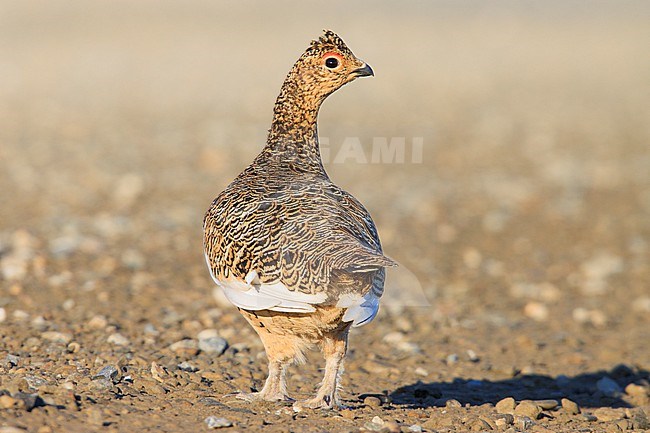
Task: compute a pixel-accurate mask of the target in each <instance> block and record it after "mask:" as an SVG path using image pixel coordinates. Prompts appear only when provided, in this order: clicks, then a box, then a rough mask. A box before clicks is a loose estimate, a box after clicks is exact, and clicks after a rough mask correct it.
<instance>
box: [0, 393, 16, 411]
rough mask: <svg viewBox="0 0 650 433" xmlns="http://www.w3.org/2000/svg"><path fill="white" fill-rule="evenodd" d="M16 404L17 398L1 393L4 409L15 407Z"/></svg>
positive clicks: (0, 398) (1, 403) (0, 397)
mask: <svg viewBox="0 0 650 433" xmlns="http://www.w3.org/2000/svg"><path fill="white" fill-rule="evenodd" d="M15 404H16V399H14V398H13V397H11V396H9V395H0V407H1V408H3V409H9V408H12V407H14V405H15Z"/></svg>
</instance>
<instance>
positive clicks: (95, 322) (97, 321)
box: [88, 314, 108, 329]
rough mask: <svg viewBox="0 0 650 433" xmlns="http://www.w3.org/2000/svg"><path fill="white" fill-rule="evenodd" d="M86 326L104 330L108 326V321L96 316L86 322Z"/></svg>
mask: <svg viewBox="0 0 650 433" xmlns="http://www.w3.org/2000/svg"><path fill="white" fill-rule="evenodd" d="M88 326H89V327H91V328H93V329H104V328H106V326H108V321H107V320H106V317H104V316H102V315H99V314H98V315H96V316H93V317H92V318H91V319H90V320H89V321H88Z"/></svg>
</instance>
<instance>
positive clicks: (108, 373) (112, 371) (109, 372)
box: [93, 365, 120, 382]
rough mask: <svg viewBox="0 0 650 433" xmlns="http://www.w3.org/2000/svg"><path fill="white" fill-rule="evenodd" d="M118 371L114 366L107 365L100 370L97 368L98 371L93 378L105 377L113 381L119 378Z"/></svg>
mask: <svg viewBox="0 0 650 433" xmlns="http://www.w3.org/2000/svg"><path fill="white" fill-rule="evenodd" d="M119 373H120V372H119V370H118V369H117V368H115V367H114V366H112V365H107V366H105V367H104V368H102V369H101V370H99V372H98V373H97V374H96V375H95V376H93V380H96V379H107V380H110V381H111V382H114V381H115V380H116V379H119Z"/></svg>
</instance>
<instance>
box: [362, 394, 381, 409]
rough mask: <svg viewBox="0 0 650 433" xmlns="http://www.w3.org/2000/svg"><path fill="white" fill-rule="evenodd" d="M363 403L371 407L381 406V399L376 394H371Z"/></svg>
mask: <svg viewBox="0 0 650 433" xmlns="http://www.w3.org/2000/svg"><path fill="white" fill-rule="evenodd" d="M363 404H365V405H366V406H369V407H379V406H381V399H380V398H378V397H375V396H374V395H370V396H368V397H366V398H364V399H363Z"/></svg>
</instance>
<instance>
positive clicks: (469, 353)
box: [467, 349, 481, 362]
mask: <svg viewBox="0 0 650 433" xmlns="http://www.w3.org/2000/svg"><path fill="white" fill-rule="evenodd" d="M467 357H468V358H469V360H470V362H479V361H480V360H481V359H480V358H479V357H478V355H477V354H476V352H474V351H473V350H472V349H468V350H467Z"/></svg>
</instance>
